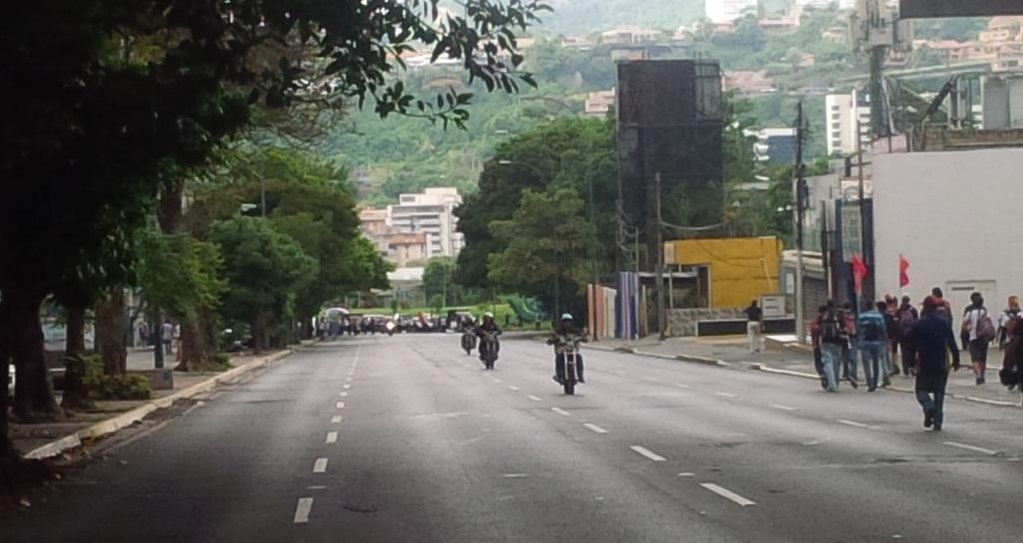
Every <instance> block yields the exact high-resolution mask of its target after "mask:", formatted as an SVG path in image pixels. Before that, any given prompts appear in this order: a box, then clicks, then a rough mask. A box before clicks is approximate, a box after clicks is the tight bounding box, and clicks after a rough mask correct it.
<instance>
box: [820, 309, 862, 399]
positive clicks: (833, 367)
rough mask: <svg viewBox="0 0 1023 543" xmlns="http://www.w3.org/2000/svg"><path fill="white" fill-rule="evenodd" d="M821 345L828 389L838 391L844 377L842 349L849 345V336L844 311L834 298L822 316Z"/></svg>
mask: <svg viewBox="0 0 1023 543" xmlns="http://www.w3.org/2000/svg"><path fill="white" fill-rule="evenodd" d="M820 345H821V362H822V363H823V366H824V375H825V378H826V379H827V381H828V387H827V390H828V392H838V385H839V381H840V379H841V377H842V369H841V368H842V359H843V357H842V349H843V348H846V347H847V346H848V345H849V338H848V337H847V336H846V335H845V328H844V327H843V316H842V311H841V310H840V309H838V306H837V304H835V301H834V300H828V303H827V307H826V308H825V311H824V314H823V315H821V317H820ZM851 383H855V381H851ZM854 386H855V385H854Z"/></svg>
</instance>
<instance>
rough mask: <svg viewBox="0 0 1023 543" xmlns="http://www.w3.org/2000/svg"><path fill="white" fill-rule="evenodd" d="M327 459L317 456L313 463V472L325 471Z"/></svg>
mask: <svg viewBox="0 0 1023 543" xmlns="http://www.w3.org/2000/svg"><path fill="white" fill-rule="evenodd" d="M327 461H328V460H327V459H326V458H317V459H316V462H315V463H313V473H327Z"/></svg>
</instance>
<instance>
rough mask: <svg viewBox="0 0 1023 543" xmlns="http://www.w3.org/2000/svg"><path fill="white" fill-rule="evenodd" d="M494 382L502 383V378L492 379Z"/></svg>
mask: <svg viewBox="0 0 1023 543" xmlns="http://www.w3.org/2000/svg"><path fill="white" fill-rule="evenodd" d="M494 382H495V383H503V382H504V381H502V380H500V379H494Z"/></svg>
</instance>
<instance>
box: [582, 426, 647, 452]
mask: <svg viewBox="0 0 1023 543" xmlns="http://www.w3.org/2000/svg"><path fill="white" fill-rule="evenodd" d="M583 426H585V427H587V428H589V429H590V430H592V431H593V432H594V433H597V434H606V433H607V430H605V429H603V428H601V427H600V426H597V425H596V424H593V423H592V422H587V423H586V424H583ZM636 452H639V451H636Z"/></svg>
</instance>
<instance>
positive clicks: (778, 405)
mask: <svg viewBox="0 0 1023 543" xmlns="http://www.w3.org/2000/svg"><path fill="white" fill-rule="evenodd" d="M771 407H773V408H775V409H781V410H782V411H799V410H798V409H796V408H795V407H789V406H787V405H782V404H780V403H773V404H771Z"/></svg>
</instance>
